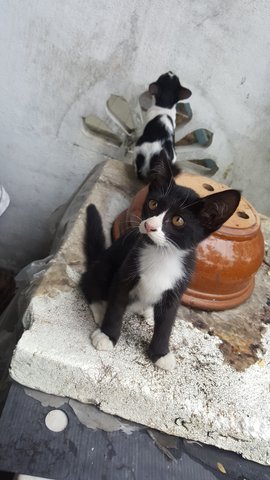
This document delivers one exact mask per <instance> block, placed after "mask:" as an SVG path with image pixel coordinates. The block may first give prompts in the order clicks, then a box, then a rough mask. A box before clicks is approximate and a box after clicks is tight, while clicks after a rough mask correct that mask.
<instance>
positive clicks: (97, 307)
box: [89, 302, 107, 327]
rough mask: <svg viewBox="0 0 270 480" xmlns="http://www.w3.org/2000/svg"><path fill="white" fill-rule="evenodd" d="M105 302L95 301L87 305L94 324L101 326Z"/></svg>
mask: <svg viewBox="0 0 270 480" xmlns="http://www.w3.org/2000/svg"><path fill="white" fill-rule="evenodd" d="M106 306H107V304H106V302H95V303H91V304H90V305H89V307H90V310H91V312H92V314H93V317H94V322H95V324H96V325H98V326H99V327H101V325H102V322H103V318H104V315H105V310H106Z"/></svg>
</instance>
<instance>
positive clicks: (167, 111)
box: [146, 105, 176, 129]
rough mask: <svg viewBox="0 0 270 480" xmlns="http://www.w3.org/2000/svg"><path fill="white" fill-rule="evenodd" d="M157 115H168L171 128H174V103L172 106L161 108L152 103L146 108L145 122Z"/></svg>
mask: <svg viewBox="0 0 270 480" xmlns="http://www.w3.org/2000/svg"><path fill="white" fill-rule="evenodd" d="M158 115H168V116H169V117H170V118H171V119H172V122H173V128H174V129H175V118H176V106H175V105H174V106H173V107H172V108H163V107H158V106H157V105H153V106H152V107H150V108H149V109H148V110H147V113H146V123H148V122H150V121H151V120H153V118H155V117H157V116H158Z"/></svg>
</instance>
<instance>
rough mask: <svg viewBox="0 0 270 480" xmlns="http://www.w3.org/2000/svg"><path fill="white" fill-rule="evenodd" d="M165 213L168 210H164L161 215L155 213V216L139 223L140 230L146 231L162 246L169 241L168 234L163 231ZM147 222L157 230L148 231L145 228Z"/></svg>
mask: <svg viewBox="0 0 270 480" xmlns="http://www.w3.org/2000/svg"><path fill="white" fill-rule="evenodd" d="M165 215H166V211H165V212H162V213H161V214H160V215H155V216H153V217H149V218H147V219H146V220H143V221H142V222H141V223H140V225H139V231H140V232H141V233H146V234H147V235H148V236H149V238H151V240H152V241H153V242H154V243H155V244H156V245H158V246H160V247H164V246H165V245H166V243H167V239H166V235H165V233H164V232H163V231H162V224H163V219H164V217H165ZM145 222H147V224H148V225H149V226H150V227H152V228H153V229H155V230H156V231H153V232H148V233H147V230H146V228H145Z"/></svg>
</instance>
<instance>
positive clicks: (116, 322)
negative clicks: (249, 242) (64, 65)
mask: <svg viewBox="0 0 270 480" xmlns="http://www.w3.org/2000/svg"><path fill="white" fill-rule="evenodd" d="M239 201H240V193H239V192H238V191H237V190H225V191H222V192H220V193H215V194H212V195H208V196H207V197H204V198H200V197H199V196H198V195H197V194H196V193H195V192H194V191H193V190H191V189H189V188H186V187H182V186H178V185H176V183H175V182H174V179H173V177H172V174H171V169H170V165H169V164H168V162H167V161H166V156H165V154H164V152H162V153H161V155H160V160H159V163H158V164H157V165H156V169H155V170H154V171H152V174H151V183H150V185H149V192H148V195H147V197H146V200H145V202H144V205H143V209H142V218H141V221H140V223H139V224H138V226H137V227H135V228H134V229H132V230H130V231H129V232H128V233H125V234H124V235H123V236H121V237H120V238H119V239H118V240H116V241H115V242H114V243H113V244H112V245H111V246H110V247H109V248H107V249H105V241H104V233H103V228H102V223H101V218H100V215H99V213H98V211H97V209H96V207H95V206H94V205H89V206H88V208H87V221H86V242H85V252H86V256H87V271H86V272H85V273H84V274H83V275H82V279H81V288H82V291H83V293H84V295H85V297H86V299H87V300H88V302H89V303H90V304H91V308H92V309H93V313H94V315H95V314H99V315H100V314H102V310H103V314H104V316H103V317H102V319H101V320H102V323H101V327H100V329H97V330H96V331H95V332H94V333H93V334H92V337H91V338H92V343H93V345H94V347H95V348H96V349H97V350H111V349H112V348H113V347H114V345H115V344H116V343H117V341H118V339H119V337H120V333H121V327H122V321H123V315H124V313H125V311H126V309H127V308H131V309H132V310H133V311H137V312H139V313H141V312H142V311H145V312H146V315H147V316H148V315H149V309H153V313H154V332H153V337H152V340H151V343H150V345H149V349H148V355H149V357H150V358H151V359H152V360H153V362H155V364H156V366H158V367H160V368H163V369H165V370H170V369H172V368H173V367H174V365H175V359H174V356H173V354H172V353H170V351H169V339H170V335H171V330H172V327H173V323H174V320H175V317H176V313H177V309H178V306H179V301H180V297H181V295H182V294H183V292H184V291H185V289H186V288H187V285H188V283H189V281H190V279H191V275H192V272H193V270H194V266H195V248H196V246H197V245H198V243H199V242H201V241H202V240H203V239H205V238H206V237H207V236H208V235H210V234H211V233H212V232H214V231H215V230H217V229H218V228H219V227H220V226H221V225H222V224H223V223H224V222H226V220H228V218H229V217H230V216H231V215H232V214H233V212H234V211H235V209H236V208H237V206H238V203H239ZM97 307H98V308H97Z"/></svg>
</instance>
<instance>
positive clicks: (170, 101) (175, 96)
mask: <svg viewBox="0 0 270 480" xmlns="http://www.w3.org/2000/svg"><path fill="white" fill-rule="evenodd" d="M149 92H150V93H151V95H153V96H154V97H155V101H156V105H158V106H159V107H164V108H172V107H173V106H174V105H175V104H176V103H177V102H179V101H180V100H184V99H186V98H189V97H190V96H191V91H190V90H189V89H188V88H185V87H183V86H182V85H181V83H180V81H179V78H178V77H177V76H176V75H174V74H173V73H172V72H168V73H164V74H163V75H161V76H160V77H159V78H158V79H157V81H156V82H154V83H151V84H150V85H149Z"/></svg>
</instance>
